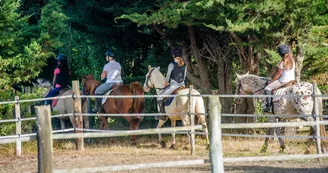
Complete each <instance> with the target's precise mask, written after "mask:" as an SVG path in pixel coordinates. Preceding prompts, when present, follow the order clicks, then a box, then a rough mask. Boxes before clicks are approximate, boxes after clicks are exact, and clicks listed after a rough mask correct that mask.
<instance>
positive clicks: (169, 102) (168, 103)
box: [164, 97, 174, 106]
mask: <svg viewBox="0 0 328 173" xmlns="http://www.w3.org/2000/svg"><path fill="white" fill-rule="evenodd" d="M173 99H174V97H168V98H167V99H166V100H165V103H164V106H169V105H170V104H171V103H172V101H173Z"/></svg>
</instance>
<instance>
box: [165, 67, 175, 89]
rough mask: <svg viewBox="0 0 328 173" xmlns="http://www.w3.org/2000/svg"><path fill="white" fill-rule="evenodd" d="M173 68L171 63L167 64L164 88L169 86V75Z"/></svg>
mask: <svg viewBox="0 0 328 173" xmlns="http://www.w3.org/2000/svg"><path fill="white" fill-rule="evenodd" d="M173 68H174V65H173V64H172V63H170V64H169V67H168V68H167V73H166V78H165V82H164V87H166V86H167V85H168V84H169V81H170V78H171V73H172V70H173Z"/></svg>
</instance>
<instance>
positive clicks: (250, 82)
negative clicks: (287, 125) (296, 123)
mask: <svg viewBox="0 0 328 173" xmlns="http://www.w3.org/2000/svg"><path fill="white" fill-rule="evenodd" d="M236 75H237V82H236V86H237V87H236V95H240V94H242V95H246V94H256V95H264V88H265V87H266V86H267V84H268V83H269V81H270V79H269V78H266V77H259V76H256V75H251V74H249V73H246V74H243V75H239V74H237V73H236ZM313 91H315V93H316V94H317V95H321V92H320V90H319V89H318V88H317V87H315V88H313V85H312V84H311V83H309V82H301V83H298V84H294V85H292V86H288V87H284V88H281V89H278V90H277V93H279V96H277V95H275V100H273V102H272V110H273V112H274V114H276V115H277V116H276V118H278V119H280V120H292V119H297V118H299V117H300V116H298V115H301V116H303V117H304V119H305V120H306V121H313V118H312V111H313V107H314V99H313V97H311V96H310V95H312V94H313ZM301 95H303V96H301ZM304 95H305V96H304ZM295 96H297V97H295ZM315 99H317V100H316V101H317V102H316V103H318V108H319V115H322V111H323V110H322V109H323V108H322V98H321V97H315ZM237 100H238V98H237ZM260 101H261V106H262V109H264V108H265V106H266V103H267V101H266V98H264V97H262V98H261V99H260ZM237 102H238V101H237ZM284 115H294V116H288V117H286V116H284ZM320 119H321V120H322V116H321V117H320ZM310 128H311V130H310V135H314V132H315V131H314V128H313V127H310ZM274 130H275V132H276V134H277V135H278V136H280V128H274ZM320 132H321V135H322V136H326V131H325V127H324V126H323V125H320ZM269 133H270V132H269V130H268V131H267V135H269ZM268 141H269V137H266V139H265V142H264V145H263V147H262V149H261V152H266V150H267V148H268ZM312 142H313V139H312V138H310V139H309V141H308V146H307V149H306V151H305V154H309V153H310V152H311V151H310V145H311V144H312ZM279 143H280V152H284V150H285V148H286V145H285V144H284V141H283V139H282V138H280V137H279ZM322 149H323V152H324V148H322Z"/></svg>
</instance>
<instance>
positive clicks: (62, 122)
mask: <svg viewBox="0 0 328 173" xmlns="http://www.w3.org/2000/svg"><path fill="white" fill-rule="evenodd" d="M59 120H60V127H61V130H62V131H63V133H64V130H65V121H64V120H63V119H62V118H59Z"/></svg>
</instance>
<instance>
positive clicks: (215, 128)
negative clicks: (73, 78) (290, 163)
mask: <svg viewBox="0 0 328 173" xmlns="http://www.w3.org/2000/svg"><path fill="white" fill-rule="evenodd" d="M74 85H75V87H74V88H75V92H74V93H76V94H73V95H69V96H57V97H51V98H47V99H45V98H41V99H29V100H20V99H19V97H15V101H5V102H0V105H3V104H15V117H16V118H15V119H9V120H0V123H16V135H12V136H7V137H0V144H3V143H8V142H16V154H17V155H18V156H20V155H21V150H20V148H21V142H23V141H29V140H35V139H36V137H37V135H36V134H21V122H22V121H30V120H36V117H29V118H21V115H20V103H27V102H36V101H44V100H51V99H59V98H70V97H72V98H74V101H75V103H76V104H75V105H76V107H77V108H76V109H75V110H76V111H75V112H74V113H68V114H59V115H54V116H51V117H64V116H72V115H73V116H74V117H75V119H76V120H78V121H79V123H78V126H77V128H75V129H65V130H58V131H52V132H53V133H55V132H64V131H73V130H76V131H79V132H80V133H74V134H53V135H52V137H51V140H52V139H72V138H79V139H80V142H81V139H83V138H96V137H97V138H98V137H114V136H129V135H144V134H157V133H172V132H177V133H189V134H202V133H200V132H193V130H200V129H202V127H201V126H189V127H175V128H162V129H146V130H136V131H102V132H93V133H82V131H83V130H84V129H83V128H82V127H81V124H82V120H81V119H82V118H81V117H82V116H126V115H128V116H141V115H142V116H155V115H159V114H158V113H148V114H120V115H115V114H85V113H81V109H80V108H78V106H77V105H81V104H80V103H78V102H79V101H81V99H82V98H104V97H106V98H117V97H121V98H122V97H123V98H141V97H143V98H154V97H158V95H141V96H84V95H79V90H78V89H77V88H78V83H77V84H76V83H75V84H74ZM175 96H176V95H167V96H166V97H175ZM180 96H181V95H180ZM184 96H185V97H209V99H210V104H209V110H210V111H209V113H204V114H205V115H208V116H209V118H210V123H211V124H210V125H209V128H210V136H211V135H212V137H211V146H210V150H211V156H210V159H211V162H212V172H223V171H224V169H223V162H241V161H243V162H244V161H268V160H291V159H313V158H322V157H328V155H327V154H320V153H319V154H315V155H288V156H286V155H284V156H263V157H240V158H239V157H238V158H223V154H222V141H221V138H222V136H229V135H230V136H234V134H222V131H221V130H222V129H241V128H275V127H297V126H315V127H317V130H316V131H317V132H318V127H319V125H327V124H328V121H319V120H318V118H319V116H318V115H317V114H318V113H317V112H315V113H314V115H312V117H313V118H315V119H316V121H315V122H279V123H249V124H242V123H229V124H222V123H221V122H220V121H221V120H220V118H221V116H244V117H259V115H244V114H222V113H221V112H220V109H221V107H220V103H219V97H225V98H235V97H241V96H240V95H205V94H204V95H183V96H182V97H184ZM303 96H312V97H322V98H323V99H325V98H328V96H327V95H298V96H297V97H303ZM242 97H246V98H261V97H268V96H267V95H249V96H245V95H242ZM269 97H274V96H269ZM186 114H188V112H187V113H186ZM163 115H167V114H163ZM170 115H171V114H170ZM174 115H176V114H174ZM189 115H191V116H192V115H195V114H190V113H189ZM43 116H44V115H43ZM266 116H267V115H266ZM272 116H277V115H272ZM49 117H50V115H49ZM268 117H271V116H270V115H269V116H268ZM286 117H308V116H304V115H286ZM324 117H328V116H327V115H324ZM79 119H80V120H79ZM48 122H49V121H48ZM38 123H40V120H39V121H38ZM43 127H46V126H43ZM50 127H51V126H50ZM90 131H96V130H90ZM185 131H188V132H185ZM190 131H191V132H190ZM44 136H46V135H44ZM50 136H51V135H50ZM236 136H237V135H236ZM238 136H239V135H238ZM240 136H242V135H240ZM243 136H247V137H268V136H270V135H243ZM48 137H49V136H48ZM281 137H285V138H286V137H288V136H281ZM300 138H303V137H300ZM304 138H316V139H317V141H319V140H320V139H325V138H326V137H321V136H319V135H318V134H317V136H316V137H312V136H305V137H304ZM48 144H49V143H48ZM320 147H321V146H317V148H318V149H319V148H320ZM77 148H80V149H83V143H82V144H81V143H77ZM50 153H51V152H50ZM205 162H207V160H191V161H178V162H177V161H174V163H175V165H176V166H178V165H179V164H181V165H183V164H185V165H189V164H204V163H205ZM166 163H167V165H170V166H172V163H171V162H166ZM40 164H41V163H40ZM160 164H161V165H162V166H163V163H160ZM157 166H159V165H158V163H149V164H139V165H134V166H133V165H119V166H109V167H101V168H99V170H101V169H102V168H104V169H107V170H112V169H117V170H130V169H138V168H148V167H149V168H150V167H157ZM44 169H47V167H44ZM90 169H92V170H93V171H94V170H98V168H84V169H73V170H78V172H84V171H85V172H88V171H90ZM60 171H62V172H65V171H68V170H57V171H55V172H60ZM70 171H72V170H70ZM41 172H42V171H41ZM46 172H47V171H46Z"/></svg>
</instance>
